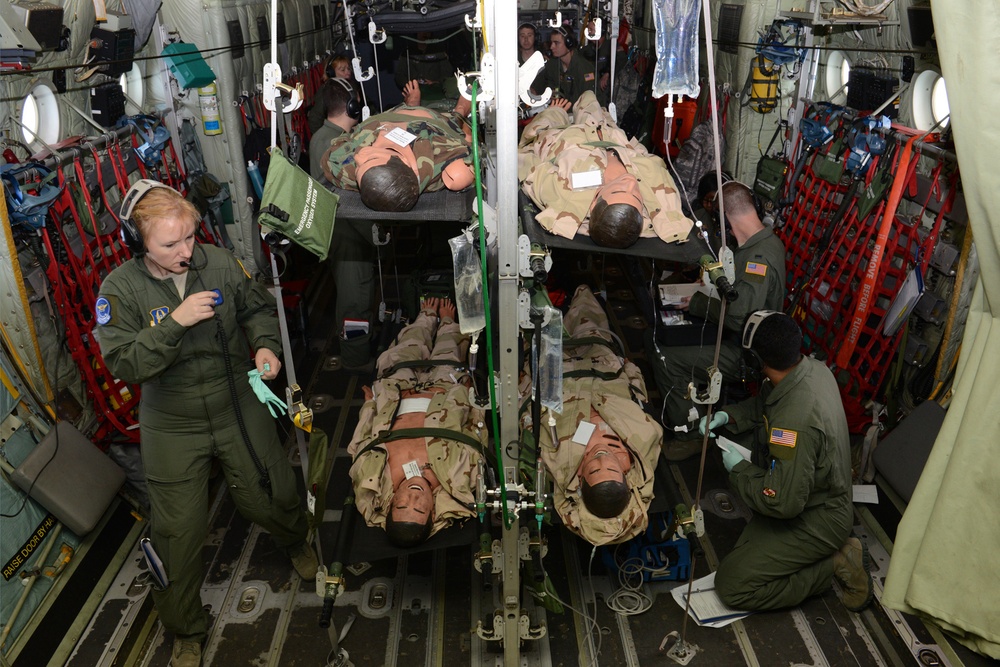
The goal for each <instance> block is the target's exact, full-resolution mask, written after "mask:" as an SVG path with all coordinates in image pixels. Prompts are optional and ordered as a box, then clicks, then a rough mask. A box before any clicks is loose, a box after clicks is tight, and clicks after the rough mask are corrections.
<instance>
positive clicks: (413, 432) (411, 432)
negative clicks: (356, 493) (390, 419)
mask: <svg viewBox="0 0 1000 667" xmlns="http://www.w3.org/2000/svg"><path fill="white" fill-rule="evenodd" d="M404 438H444V439H446V440H454V441H456V442H460V443H462V444H463V445H468V446H469V447H472V448H473V449H475V450H476V451H479V450H480V449H482V446H483V445H482V443H481V442H479V441H478V440H476V439H475V438H473V437H472V436H471V435H469V434H467V433H463V432H462V431H451V430H448V429H446V428H433V427H421V428H400V429H396V430H395V431H382V432H381V433H379V434H378V435H377V436H376V437H375V439H374V440H372V441H371V442H369V443H368V444H367V445H365V446H364V447H363V448H362V449H361V451H359V452H358V453H357V454H355V455H354V458H355V459H356V458H358V457H359V456H361V455H362V454H365V453H367V452H370V451H371V450H373V449H375V447H377V446H378V445H381V444H382V443H384V442H392V441H393V440H402V439H404Z"/></svg>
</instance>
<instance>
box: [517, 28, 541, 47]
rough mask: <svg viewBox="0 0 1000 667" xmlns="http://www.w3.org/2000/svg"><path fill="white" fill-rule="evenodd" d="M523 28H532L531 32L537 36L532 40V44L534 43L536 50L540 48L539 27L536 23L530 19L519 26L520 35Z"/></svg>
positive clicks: (518, 32)
mask: <svg viewBox="0 0 1000 667" xmlns="http://www.w3.org/2000/svg"><path fill="white" fill-rule="evenodd" d="M521 28H531V34H532V35H534V36H535V38H534V40H533V41H532V44H534V47H535V50H538V28H536V27H535V24H534V23H531V22H529V21H525V22H524V23H522V24H521V25H519V26H517V34H518V36H520V34H521Z"/></svg>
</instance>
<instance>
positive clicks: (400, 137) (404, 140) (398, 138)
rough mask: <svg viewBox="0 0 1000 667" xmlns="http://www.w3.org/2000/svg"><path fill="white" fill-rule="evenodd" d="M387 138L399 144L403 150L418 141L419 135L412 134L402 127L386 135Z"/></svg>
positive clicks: (395, 128)
mask: <svg viewBox="0 0 1000 667" xmlns="http://www.w3.org/2000/svg"><path fill="white" fill-rule="evenodd" d="M385 138H386V139H388V140H389V141H391V142H392V143H394V144H398V145H400V146H402V147H403V148H406V147H407V146H409V145H410V144H412V143H413V142H414V141H415V140H416V138H417V135H415V134H410V133H409V132H407V131H406V130H404V129H403V128H401V127H394V128H392V130H390V131H389V132H387V133H386V134H385Z"/></svg>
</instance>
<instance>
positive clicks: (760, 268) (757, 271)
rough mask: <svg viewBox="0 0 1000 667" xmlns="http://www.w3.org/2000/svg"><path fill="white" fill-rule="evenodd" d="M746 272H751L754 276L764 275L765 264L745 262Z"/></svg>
mask: <svg viewBox="0 0 1000 667" xmlns="http://www.w3.org/2000/svg"><path fill="white" fill-rule="evenodd" d="M747 273H750V274H753V275H755V276H762V277H763V276H766V275H767V264H758V263H757V262H747Z"/></svg>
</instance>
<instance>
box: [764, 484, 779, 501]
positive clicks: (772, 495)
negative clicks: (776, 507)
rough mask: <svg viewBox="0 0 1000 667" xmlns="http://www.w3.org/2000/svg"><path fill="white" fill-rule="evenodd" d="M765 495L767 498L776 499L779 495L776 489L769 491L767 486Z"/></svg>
mask: <svg viewBox="0 0 1000 667" xmlns="http://www.w3.org/2000/svg"><path fill="white" fill-rule="evenodd" d="M764 495H765V496H767V497H768V498H774V497H775V496H776V495H778V492H777V491H775V490H774V489H769V488H767V487H766V486H765V487H764Z"/></svg>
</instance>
